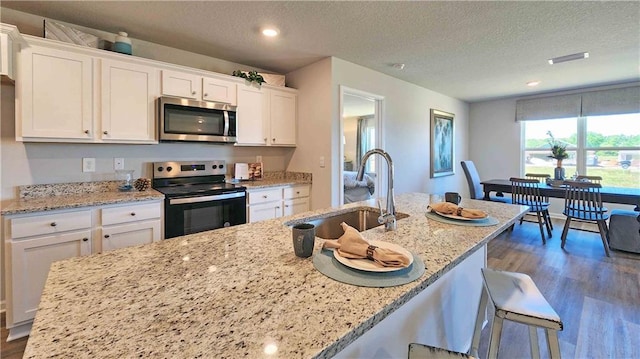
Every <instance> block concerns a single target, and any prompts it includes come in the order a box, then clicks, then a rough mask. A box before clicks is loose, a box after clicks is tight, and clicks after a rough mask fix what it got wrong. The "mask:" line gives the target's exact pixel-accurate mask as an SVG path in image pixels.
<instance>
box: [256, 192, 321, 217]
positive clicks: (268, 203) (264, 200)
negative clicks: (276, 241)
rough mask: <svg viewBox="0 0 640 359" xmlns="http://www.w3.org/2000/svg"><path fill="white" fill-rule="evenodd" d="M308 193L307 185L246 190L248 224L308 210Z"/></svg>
mask: <svg viewBox="0 0 640 359" xmlns="http://www.w3.org/2000/svg"><path fill="white" fill-rule="evenodd" d="M309 192H310V188H309V185H296V186H284V187H271V188H261V189H248V190H247V218H248V222H249V223H253V222H259V221H264V220H267V219H274V218H279V217H282V216H290V215H294V214H298V213H302V212H306V211H308V210H309Z"/></svg>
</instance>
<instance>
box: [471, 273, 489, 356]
mask: <svg viewBox="0 0 640 359" xmlns="http://www.w3.org/2000/svg"><path fill="white" fill-rule="evenodd" d="M488 299H489V298H488V296H487V291H486V289H485V288H484V285H483V286H482V291H481V294H480V304H478V314H477V315H476V325H475V327H474V329H473V340H472V341H471V349H469V354H470V355H471V356H474V357H476V358H478V357H479V355H478V348H479V347H480V332H481V331H482V323H484V319H485V315H484V313H485V312H486V310H487V300H488Z"/></svg>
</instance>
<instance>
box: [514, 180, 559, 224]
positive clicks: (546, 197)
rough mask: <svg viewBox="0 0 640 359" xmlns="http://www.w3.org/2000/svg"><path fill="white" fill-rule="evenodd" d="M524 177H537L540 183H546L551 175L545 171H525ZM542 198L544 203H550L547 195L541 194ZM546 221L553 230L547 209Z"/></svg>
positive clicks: (521, 219)
mask: <svg viewBox="0 0 640 359" xmlns="http://www.w3.org/2000/svg"><path fill="white" fill-rule="evenodd" d="M524 177H525V178H528V179H537V180H539V181H540V183H548V182H547V180H549V179H551V175H549V174H546V173H526V174H525V175H524ZM542 198H543V200H544V201H545V202H546V203H551V202H549V196H542ZM523 218H524V217H523ZM523 218H520V224H522V221H523ZM547 221H549V226H550V227H551V229H552V230H553V221H551V216H550V215H549V211H547Z"/></svg>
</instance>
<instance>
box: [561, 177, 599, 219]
mask: <svg viewBox="0 0 640 359" xmlns="http://www.w3.org/2000/svg"><path fill="white" fill-rule="evenodd" d="M564 184H565V185H566V186H567V189H566V191H565V198H564V212H563V213H564V215H565V216H568V217H572V218H578V219H582V220H586V221H599V220H605V219H607V218H609V216H608V215H607V214H606V212H607V209H606V208H604V207H603V206H602V196H601V195H600V188H602V185H600V184H599V183H592V182H582V181H565V182H564Z"/></svg>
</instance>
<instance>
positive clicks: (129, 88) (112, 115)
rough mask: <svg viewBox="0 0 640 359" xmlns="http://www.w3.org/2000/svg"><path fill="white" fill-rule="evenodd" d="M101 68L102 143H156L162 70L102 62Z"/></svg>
mask: <svg viewBox="0 0 640 359" xmlns="http://www.w3.org/2000/svg"><path fill="white" fill-rule="evenodd" d="M100 69H101V79H102V83H101V91H100V92H101V94H102V106H101V110H102V114H101V115H102V116H101V121H100V123H101V125H102V128H101V132H100V136H101V139H102V141H104V142H116V141H117V142H121V141H134V142H149V143H154V142H156V112H155V108H156V106H155V99H156V98H158V96H160V86H159V85H158V82H159V77H160V70H159V69H157V68H155V67H151V66H144V65H138V64H131V63H128V62H122V61H114V60H101V66H100Z"/></svg>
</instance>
